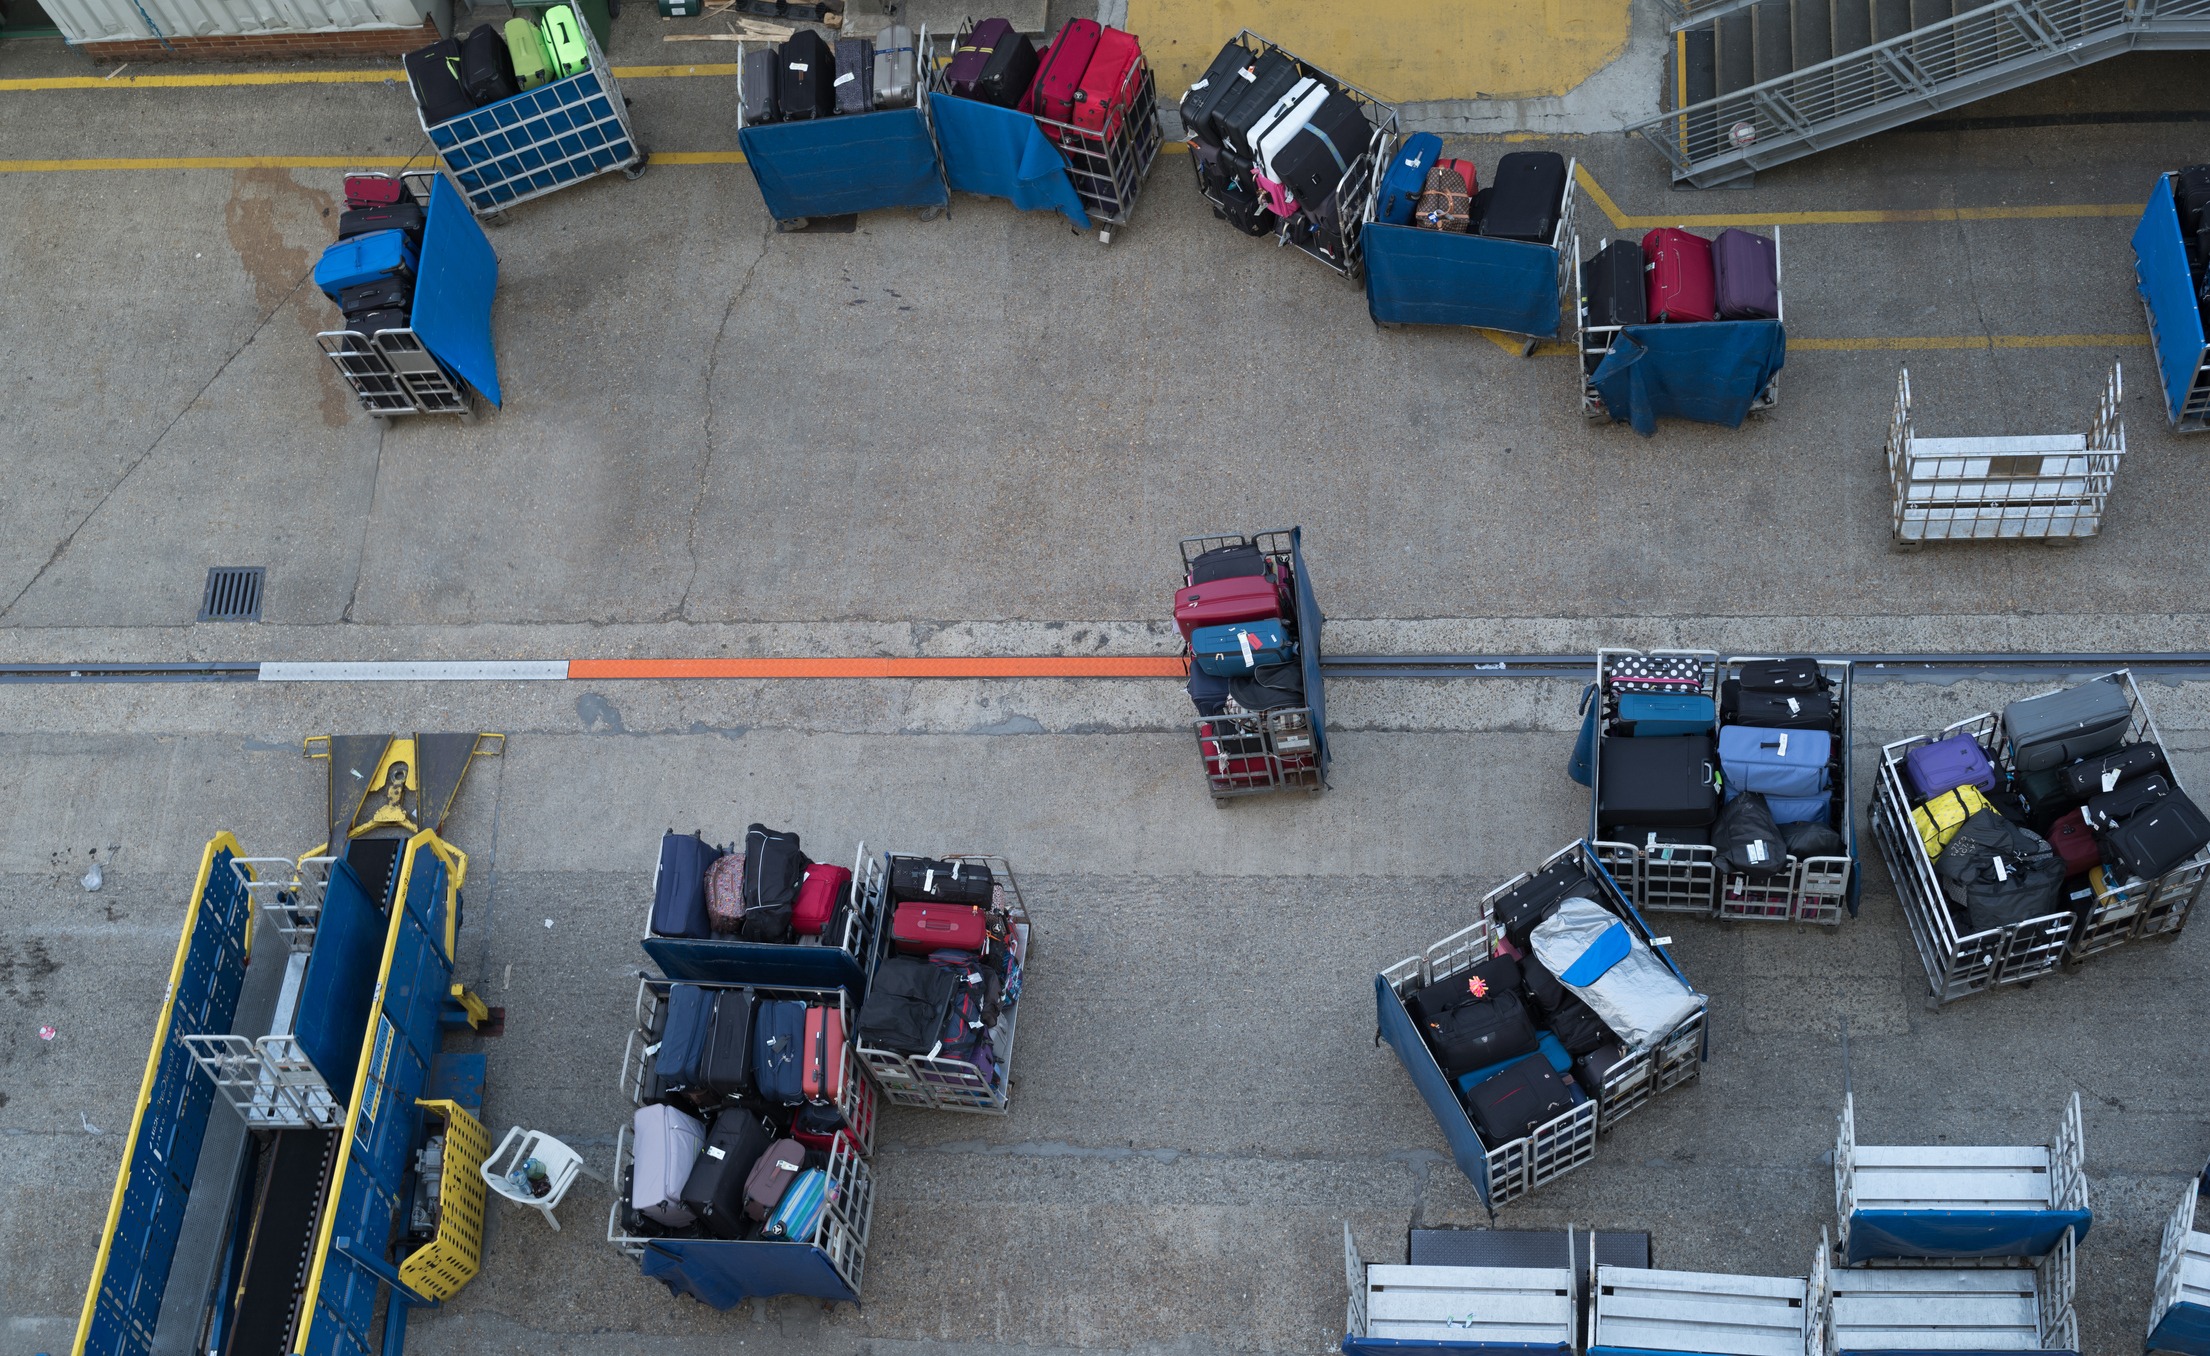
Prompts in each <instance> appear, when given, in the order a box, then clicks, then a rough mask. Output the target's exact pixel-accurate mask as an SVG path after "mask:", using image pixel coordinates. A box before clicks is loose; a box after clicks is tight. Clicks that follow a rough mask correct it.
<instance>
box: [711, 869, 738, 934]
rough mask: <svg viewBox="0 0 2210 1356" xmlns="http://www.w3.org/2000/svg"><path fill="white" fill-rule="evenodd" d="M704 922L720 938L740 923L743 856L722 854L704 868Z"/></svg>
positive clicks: (735, 931) (731, 931)
mask: <svg viewBox="0 0 2210 1356" xmlns="http://www.w3.org/2000/svg"><path fill="white" fill-rule="evenodd" d="M706 921H707V923H708V924H710V925H711V926H712V928H713V930H714V934H715V935H716V936H720V937H733V936H735V935H736V933H737V929H738V928H739V927H741V926H742V925H743V923H744V855H743V854H742V853H737V852H725V853H723V854H722V855H721V856H719V857H717V858H715V859H714V864H713V865H712V866H709V867H707V868H706Z"/></svg>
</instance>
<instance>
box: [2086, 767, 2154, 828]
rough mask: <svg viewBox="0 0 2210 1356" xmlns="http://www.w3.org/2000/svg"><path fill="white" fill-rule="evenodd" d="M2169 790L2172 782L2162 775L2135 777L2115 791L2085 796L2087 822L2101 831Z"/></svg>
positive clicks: (2114, 825)
mask: <svg viewBox="0 0 2210 1356" xmlns="http://www.w3.org/2000/svg"><path fill="white" fill-rule="evenodd" d="M2170 794H2172V784H2171V783H2170V782H2167V781H2165V780H2164V779H2163V778H2162V777H2157V776H2148V777H2136V778H2134V779H2133V780H2132V781H2129V782H2125V783H2123V784H2121V785H2120V786H2119V787H2118V789H2117V790H2115V791H2105V792H2103V793H2102V794H2101V795H2099V796H2089V797H2088V798H2087V823H2088V826H2089V827H2091V828H2094V829H2097V830H2100V831H2102V832H2104V833H2108V832H2109V831H2110V830H2112V829H2115V828H2117V827H2118V826H2119V825H2120V824H2122V823H2124V822H2125V821H2126V820H2128V819H2131V818H2132V817H2133V816H2134V815H2137V814H2139V813H2140V812H2141V811H2143V810H2146V809H2148V808H2149V807H2150V806H2151V805H2154V804H2156V803H2157V802H2158V801H2160V800H2162V799H2164V798H2165V797H2166V796H2168V795H2170Z"/></svg>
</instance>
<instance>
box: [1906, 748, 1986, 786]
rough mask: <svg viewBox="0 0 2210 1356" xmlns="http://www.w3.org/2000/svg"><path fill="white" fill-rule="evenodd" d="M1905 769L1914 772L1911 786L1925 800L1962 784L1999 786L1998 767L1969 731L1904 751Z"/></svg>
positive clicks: (1910, 772) (1911, 774)
mask: <svg viewBox="0 0 2210 1356" xmlns="http://www.w3.org/2000/svg"><path fill="white" fill-rule="evenodd" d="M1903 770H1904V771H1905V772H1907V773H1909V774H1910V778H1911V789H1912V790H1913V791H1915V792H1917V793H1918V796H1919V799H1921V800H1924V799H1925V798H1926V797H1928V796H1938V795H1940V794H1941V793H1942V792H1944V791H1947V790H1950V789H1951V788H1953V787H1959V786H1973V787H1978V788H1979V789H1980V790H1982V791H1993V790H1994V789H1995V767H1994V765H1993V764H1991V763H1989V762H1988V760H1987V750H1985V749H1983V748H1981V747H1980V741H1978V740H1976V739H1974V738H1973V737H1972V736H1971V735H1968V734H1954V735H1951V736H1949V737H1948V738H1947V739H1937V740H1935V741H1934V742H1933V743H1931V744H1915V745H1913V746H1911V747H1910V748H1909V749H1906V750H1904V753H1903Z"/></svg>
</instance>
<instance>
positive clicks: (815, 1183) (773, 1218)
mask: <svg viewBox="0 0 2210 1356" xmlns="http://www.w3.org/2000/svg"><path fill="white" fill-rule="evenodd" d="M828 1193H829V1175H828V1174H827V1173H825V1172H823V1171H822V1170H821V1169H819V1168H807V1169H806V1170H805V1171H803V1172H801V1173H799V1174H798V1177H797V1180H795V1181H793V1182H792V1183H791V1184H790V1187H789V1189H788V1190H786V1191H784V1192H783V1199H782V1200H781V1201H779V1202H777V1203H776V1206H775V1209H774V1212H773V1213H772V1214H770V1215H769V1216H768V1217H767V1223H765V1224H763V1225H761V1226H760V1237H761V1238H764V1239H768V1240H770V1241H774V1242H788V1243H805V1242H809V1241H811V1240H812V1238H813V1233H814V1230H815V1229H816V1228H818V1227H820V1224H821V1216H822V1214H823V1212H825V1211H826V1210H827V1209H828V1205H829V1194H828Z"/></svg>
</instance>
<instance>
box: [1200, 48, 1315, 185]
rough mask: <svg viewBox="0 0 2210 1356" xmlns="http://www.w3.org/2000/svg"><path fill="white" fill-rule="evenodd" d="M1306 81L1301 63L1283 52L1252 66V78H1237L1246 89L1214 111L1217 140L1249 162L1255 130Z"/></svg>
mask: <svg viewBox="0 0 2210 1356" xmlns="http://www.w3.org/2000/svg"><path fill="white" fill-rule="evenodd" d="M1303 78H1304V77H1303V76H1301V75H1299V74H1298V73H1297V63H1295V62H1294V61H1291V60H1290V59H1289V58H1288V57H1285V56H1283V55H1282V54H1281V53H1279V52H1268V53H1267V54H1266V55H1264V56H1262V57H1260V58H1259V59H1258V61H1257V62H1256V63H1255V64H1254V65H1252V67H1251V68H1250V72H1249V78H1248V79H1245V78H1244V77H1242V76H1238V77H1236V83H1237V84H1238V85H1240V86H1242V88H1241V89H1238V90H1237V91H1236V92H1235V93H1233V94H1230V95H1228V96H1227V97H1226V98H1223V99H1222V100H1221V101H1220V102H1219V103H1218V104H1217V105H1215V106H1214V108H1213V110H1212V125H1213V128H1214V130H1215V131H1216V132H1217V133H1218V134H1219V135H1218V136H1217V137H1216V138H1215V140H1216V141H1218V142H1219V144H1220V145H1222V146H1224V147H1226V148H1227V149H1229V150H1231V151H1234V152H1235V153H1236V154H1237V155H1239V156H1241V157H1243V159H1244V160H1246V161H1248V160H1249V159H1251V157H1252V155H1253V154H1254V152H1253V151H1252V150H1251V129H1252V128H1253V127H1256V126H1257V125H1258V120H1259V119H1260V118H1263V117H1265V116H1266V112H1267V110H1268V109H1270V108H1272V107H1273V106H1274V103H1275V101H1276V100H1278V99H1280V98H1281V97H1282V96H1283V95H1284V94H1287V93H1289V90H1290V87H1291V86H1292V85H1295V84H1296V83H1297V82H1298V81H1299V80H1301V79H1303Z"/></svg>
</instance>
